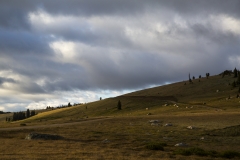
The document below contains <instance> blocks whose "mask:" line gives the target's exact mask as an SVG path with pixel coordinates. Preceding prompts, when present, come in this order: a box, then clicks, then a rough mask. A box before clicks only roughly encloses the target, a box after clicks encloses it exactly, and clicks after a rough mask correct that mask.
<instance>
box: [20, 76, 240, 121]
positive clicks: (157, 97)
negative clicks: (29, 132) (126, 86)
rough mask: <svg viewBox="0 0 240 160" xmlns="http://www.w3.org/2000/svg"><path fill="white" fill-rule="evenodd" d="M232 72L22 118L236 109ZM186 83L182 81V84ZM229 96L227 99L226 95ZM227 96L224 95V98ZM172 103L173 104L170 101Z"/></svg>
mask: <svg viewBox="0 0 240 160" xmlns="http://www.w3.org/2000/svg"><path fill="white" fill-rule="evenodd" d="M234 80H236V79H235V78H233V76H232V75H231V76H225V77H224V78H222V76H220V75H216V76H211V77H209V78H208V79H207V78H205V77H204V78H201V79H195V80H193V84H190V83H189V82H188V81H183V82H177V83H173V84H169V85H164V86H159V87H154V88H149V89H145V90H140V91H136V92H133V93H128V94H125V95H121V96H118V97H114V98H108V99H104V100H99V101H95V102H91V103H88V104H84V105H79V106H74V107H69V108H64V109H56V110H52V111H48V112H44V113H39V114H38V115H37V116H34V117H31V118H29V119H26V120H24V122H29V121H42V120H46V121H48V120H57V119H66V120H77V119H82V118H88V117H99V116H137V115H147V114H153V115H156V114H179V113H183V112H184V113H188V112H189V113H197V112H209V111H216V110H219V111H221V110H225V111H236V110H238V108H239V106H240V103H239V102H240V99H238V98H236V96H237V94H238V86H237V87H235V88H233V87H232V86H231V85H229V84H231V83H232V82H233V81H234ZM185 83H186V84H185ZM228 97H230V99H228ZM226 98H227V99H226ZM118 100H120V101H121V102H122V110H117V102H118ZM174 104H176V105H174Z"/></svg>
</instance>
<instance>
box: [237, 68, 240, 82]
mask: <svg viewBox="0 0 240 160" xmlns="http://www.w3.org/2000/svg"><path fill="white" fill-rule="evenodd" d="M237 84H240V71H238V72H237Z"/></svg>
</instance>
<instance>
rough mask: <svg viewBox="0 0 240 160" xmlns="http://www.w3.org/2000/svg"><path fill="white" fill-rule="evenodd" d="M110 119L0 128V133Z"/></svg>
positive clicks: (99, 119) (100, 119)
mask: <svg viewBox="0 0 240 160" xmlns="http://www.w3.org/2000/svg"><path fill="white" fill-rule="evenodd" d="M107 119H112V118H109V117H107V118H98V119H89V120H84V121H79V122H67V123H59V124H46V125H36V126H21V127H9V128H0V131H11V130H23V129H34V128H49V127H61V126H68V125H76V124H83V123H89V122H95V121H102V120H107Z"/></svg>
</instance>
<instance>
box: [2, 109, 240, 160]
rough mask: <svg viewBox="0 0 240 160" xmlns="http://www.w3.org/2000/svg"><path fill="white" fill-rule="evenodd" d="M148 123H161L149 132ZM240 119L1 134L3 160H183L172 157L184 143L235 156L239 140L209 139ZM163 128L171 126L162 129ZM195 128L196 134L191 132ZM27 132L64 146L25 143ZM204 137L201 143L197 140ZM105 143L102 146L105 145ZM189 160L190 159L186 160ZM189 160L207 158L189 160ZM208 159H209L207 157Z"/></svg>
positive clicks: (125, 121)
mask: <svg viewBox="0 0 240 160" xmlns="http://www.w3.org/2000/svg"><path fill="white" fill-rule="evenodd" d="M151 119H158V120H160V125H159V126H151V125H150V123H149V122H148V121H149V120H151ZM237 119H238V120H239V114H237V113H225V114H219V115H218V114H190V113H189V114H185V115H183V116H181V115H172V116H171V115H157V116H136V117H113V118H111V119H105V120H99V121H90V120H89V121H88V122H85V123H79V124H73V125H64V126H61V125H59V126H55V127H49V126H48V125H46V127H44V128H32V129H24V127H22V129H20V130H13V131H0V135H1V136H0V141H1V144H2V145H1V146H0V157H1V159H54V158H58V159H133V160H135V159H171V158H174V159H185V158H186V157H184V156H180V155H174V151H175V150H177V149H178V148H177V147H175V146H174V145H175V144H176V143H180V142H185V143H187V144H188V145H189V146H190V147H201V148H203V149H205V150H215V151H217V152H222V151H225V150H234V151H239V150H240V146H239V144H238V142H239V140H240V137H239V136H236V137H232V136H211V135H209V133H211V132H213V130H215V129H223V128H226V127H229V126H235V125H239V121H236V120H237ZM165 123H172V124H173V126H170V127H164V126H163V125H164V124H165ZM189 125H193V126H195V127H197V129H194V130H189V129H187V126H189ZM30 132H39V133H48V134H58V135H61V136H63V137H65V139H64V140H57V141H54V140H25V139H24V138H25V136H26V135H27V134H28V133H30ZM201 137H205V139H204V140H200V138H201ZM106 139H107V141H106V142H104V140H106ZM153 142H161V143H166V144H167V146H166V147H164V149H165V150H164V151H152V150H148V149H146V145H147V144H148V143H153ZM188 158H190V157H188ZM191 158H192V159H206V158H207V157H197V156H191ZM208 158H209V159H211V157H208Z"/></svg>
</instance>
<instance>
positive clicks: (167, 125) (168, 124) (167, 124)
mask: <svg viewBox="0 0 240 160" xmlns="http://www.w3.org/2000/svg"><path fill="white" fill-rule="evenodd" d="M164 126H165V127H169V126H172V124H171V123H166V124H165V125H164Z"/></svg>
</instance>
